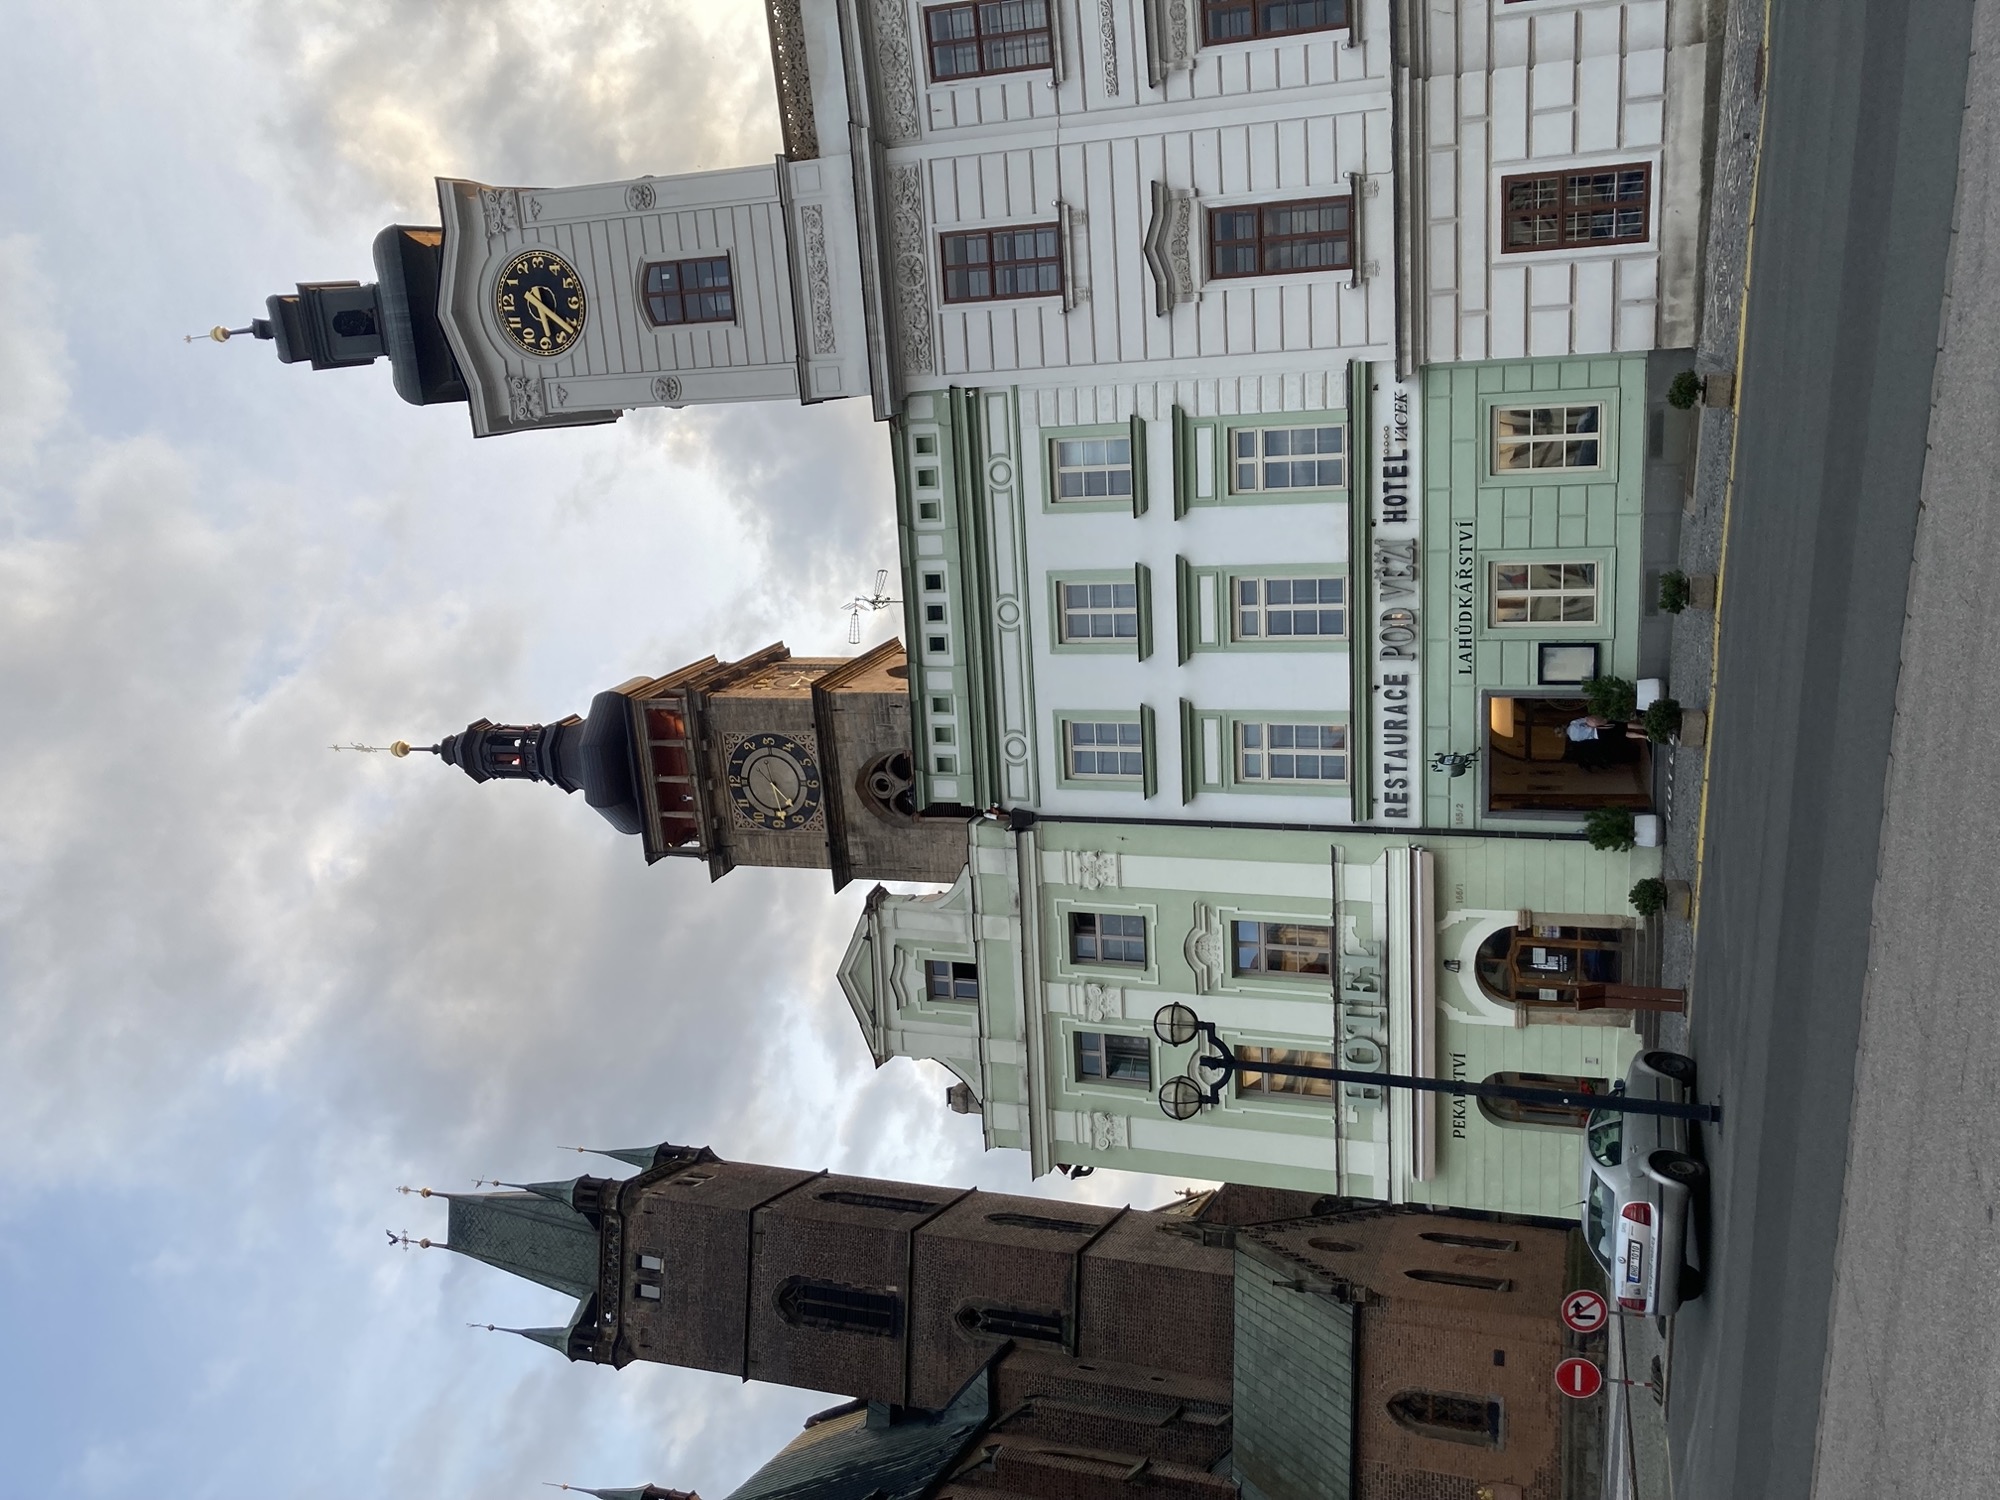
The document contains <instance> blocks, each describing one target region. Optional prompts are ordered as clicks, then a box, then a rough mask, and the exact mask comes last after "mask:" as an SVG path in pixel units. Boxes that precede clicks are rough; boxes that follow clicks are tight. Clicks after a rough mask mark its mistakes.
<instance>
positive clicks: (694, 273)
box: [639, 255, 736, 328]
mask: <svg viewBox="0 0 2000 1500" xmlns="http://www.w3.org/2000/svg"><path fill="white" fill-rule="evenodd" d="M717 267H720V268H721V271H720V276H719V279H718V274H717V269H716V268H717ZM639 300H640V301H641V302H643V303H644V304H645V307H646V317H647V319H648V320H649V321H650V322H651V323H652V325H653V326H654V327H655V328H679V327H682V326H683V325H685V324H688V323H734V322H735V321H736V277H735V272H734V270H733V269H732V268H731V266H730V264H729V257H728V256H727V255H696V256H690V257H688V258H687V259H685V260H649V261H647V262H646V264H645V265H643V266H641V267H640V268H639Z"/></svg>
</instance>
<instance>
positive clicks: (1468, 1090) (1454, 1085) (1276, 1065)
mask: <svg viewBox="0 0 2000 1500" xmlns="http://www.w3.org/2000/svg"><path fill="white" fill-rule="evenodd" d="M1153 1031H1154V1034H1155V1035H1157V1036H1158V1037H1159V1039H1160V1040H1161V1041H1163V1042H1165V1043H1166V1044H1167V1045H1168V1046H1169V1047H1185V1046H1186V1045H1187V1044H1188V1043H1189V1042H1191V1041H1193V1040H1194V1039H1195V1038H1196V1037H1198V1036H1199V1037H1203V1038H1205V1039H1206V1042H1207V1048H1208V1050H1207V1051H1206V1052H1205V1053H1197V1054H1196V1057H1195V1066H1196V1067H1197V1068H1199V1069H1200V1070H1201V1072H1202V1074H1203V1076H1204V1077H1208V1076H1213V1077H1214V1078H1215V1082H1214V1083H1204V1082H1202V1081H1201V1080H1200V1079H1196V1078H1191V1077H1189V1076H1188V1075H1187V1074H1185V1073H1180V1074H1176V1075H1175V1076H1174V1077H1172V1078H1169V1079H1168V1080H1167V1081H1166V1082H1165V1083H1163V1084H1161V1085H1160V1108H1161V1109H1162V1110H1164V1111H1165V1112H1166V1114H1167V1117H1168V1118H1169V1119H1173V1120H1192V1119H1193V1118H1194V1117H1195V1116H1196V1115H1198V1114H1200V1113H1201V1112H1202V1110H1204V1109H1206V1108H1207V1107H1208V1106H1209V1105H1211V1104H1215V1103H1218V1102H1219V1101H1220V1100H1221V1098H1222V1088H1223V1085H1224V1084H1226V1083H1227V1082H1228V1081H1229V1080H1230V1079H1231V1078H1234V1077H1235V1076H1236V1075H1237V1074H1238V1073H1239V1072H1243V1071H1249V1072H1253V1073H1274V1074H1276V1075H1277V1076H1278V1077H1280V1078H1317V1079H1323V1080H1325V1081H1327V1082H1329V1083H1365V1084H1369V1085H1371V1086H1373V1087H1375V1088H1378V1089H1414V1090H1417V1091H1418V1092H1420V1093H1426V1094H1453V1095H1457V1096H1459V1097H1465V1096H1468V1095H1469V1096H1471V1097H1472V1098H1475V1099H1514V1100H1518V1101H1519V1102H1520V1103H1522V1104H1543V1105H1550V1106H1553V1107H1555V1108H1558V1109H1581V1110H1586V1111H1595V1110H1610V1111H1613V1112H1616V1113H1619V1114H1628V1115H1664V1116H1666V1117H1667V1118H1669V1119H1675V1120H1703V1121H1708V1122H1711V1123H1720V1121H1721V1119H1722V1106H1721V1105H1720V1104H1695V1103H1686V1104H1683V1103H1681V1102H1679V1101H1677V1100H1668V1099H1633V1098H1630V1097H1629V1096H1627V1095H1625V1094H1586V1093H1583V1092H1581V1091H1579V1090H1574V1089H1534V1088H1526V1087H1523V1086H1521V1085H1518V1084H1511V1083H1471V1082H1468V1081H1466V1080H1465V1079H1461V1078H1419V1077H1417V1076H1415V1075H1414V1074H1410V1073H1365V1072H1362V1071H1360V1070H1359V1069H1355V1068H1316V1067H1313V1066H1311V1065H1310V1064H1308V1063H1281V1062H1259V1063H1255V1064H1250V1065H1247V1066H1246V1065H1245V1064H1243V1063H1241V1062H1239V1061H1238V1060H1237V1057H1236V1051H1235V1049H1234V1048H1232V1047H1231V1046H1230V1045H1229V1043H1227V1042H1225V1041H1224V1040H1223V1039H1222V1038H1221V1037H1220V1036H1219V1035H1217V1034H1216V1030H1215V1023H1214V1022H1213V1021H1204V1020H1202V1018H1201V1017H1200V1016H1198V1015H1196V1014H1195V1013H1194V1010H1193V1009H1192V1008H1191V1007H1189V1006H1186V1005H1182V1004H1181V1003H1180V1002H1179V1001H1175V1002H1174V1003H1173V1004H1171V1005H1163V1006H1161V1007H1160V1008H1159V1010H1158V1011H1157V1012H1156V1013H1155V1014H1154V1016H1153Z"/></svg>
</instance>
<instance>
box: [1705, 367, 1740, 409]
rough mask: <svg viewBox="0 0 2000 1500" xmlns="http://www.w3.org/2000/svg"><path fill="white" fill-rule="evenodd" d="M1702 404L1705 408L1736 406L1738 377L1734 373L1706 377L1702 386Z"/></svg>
mask: <svg viewBox="0 0 2000 1500" xmlns="http://www.w3.org/2000/svg"><path fill="white" fill-rule="evenodd" d="M1701 404H1702V405H1703V406H1724V407H1727V406H1734V405H1735V404H1736V376H1735V374H1734V373H1733V372H1730V371H1724V372H1722V373H1720V374H1716V375H1709V376H1705V377H1703V379H1702V384H1701Z"/></svg>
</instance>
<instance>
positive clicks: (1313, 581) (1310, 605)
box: [1234, 428, 1347, 641]
mask: <svg viewBox="0 0 2000 1500" xmlns="http://www.w3.org/2000/svg"><path fill="white" fill-rule="evenodd" d="M1335 430H1336V431H1338V430H1339V429H1337V428H1336V429H1335ZM1234 589H1235V594H1236V638H1237V639H1238V640H1239V641H1289V640H1329V639H1337V638H1339V637H1341V636H1344V635H1346V634H1347V580H1346V579H1345V578H1238V579H1236V580H1234Z"/></svg>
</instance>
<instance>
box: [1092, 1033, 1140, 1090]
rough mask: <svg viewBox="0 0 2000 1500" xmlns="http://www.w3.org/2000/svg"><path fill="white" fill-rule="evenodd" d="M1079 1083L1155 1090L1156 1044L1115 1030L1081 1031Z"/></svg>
mask: <svg viewBox="0 0 2000 1500" xmlns="http://www.w3.org/2000/svg"><path fill="white" fill-rule="evenodd" d="M1076 1080H1077V1082H1078V1083H1134V1084H1137V1085H1138V1086H1139V1087H1140V1088H1151V1087H1152V1084H1153V1047H1152V1043H1150V1042H1149V1041H1147V1040H1146V1038H1145V1037H1142V1036H1124V1035H1121V1034H1120V1033H1118V1032H1115V1031H1079V1032H1078V1033H1077V1034H1076Z"/></svg>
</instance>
